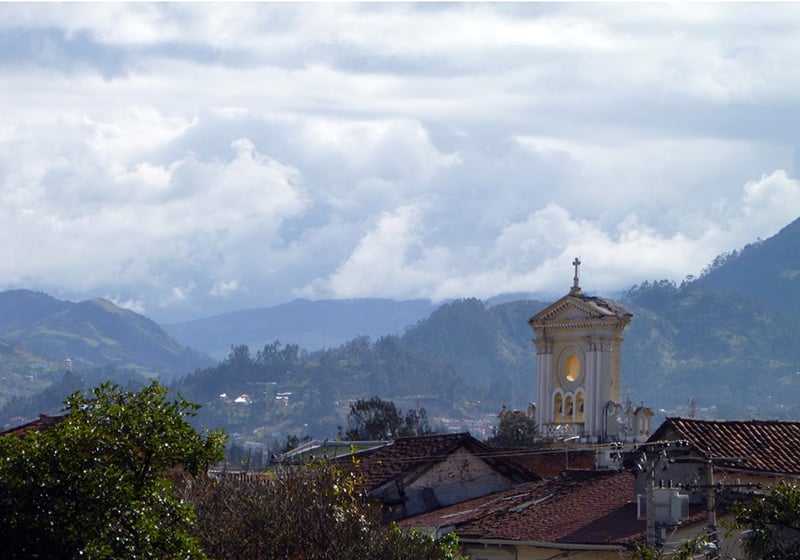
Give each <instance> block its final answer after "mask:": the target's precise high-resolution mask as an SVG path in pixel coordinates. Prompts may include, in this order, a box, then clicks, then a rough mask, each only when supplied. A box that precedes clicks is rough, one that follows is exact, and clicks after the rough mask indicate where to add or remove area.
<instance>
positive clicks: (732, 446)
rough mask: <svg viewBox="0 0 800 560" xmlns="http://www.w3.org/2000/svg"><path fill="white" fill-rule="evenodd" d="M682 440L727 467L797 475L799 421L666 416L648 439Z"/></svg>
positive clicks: (799, 438)
mask: <svg viewBox="0 0 800 560" xmlns="http://www.w3.org/2000/svg"><path fill="white" fill-rule="evenodd" d="M663 439H685V440H687V441H688V442H689V443H690V444H691V446H692V447H693V448H695V450H696V451H698V452H700V453H702V454H704V455H708V454H710V455H711V456H712V457H732V458H740V459H741V461H738V462H737V461H731V462H721V464H722V465H723V466H725V467H728V468H734V469H741V470H747V471H756V472H763V473H776V474H793V475H797V474H800V422H783V421H778V420H695V419H693V418H677V417H675V418H667V419H666V420H665V421H664V423H663V424H662V425H661V426H660V427H659V428H658V430H656V431H655V433H654V434H653V435H652V436H651V437H650V440H649V441H657V440H663Z"/></svg>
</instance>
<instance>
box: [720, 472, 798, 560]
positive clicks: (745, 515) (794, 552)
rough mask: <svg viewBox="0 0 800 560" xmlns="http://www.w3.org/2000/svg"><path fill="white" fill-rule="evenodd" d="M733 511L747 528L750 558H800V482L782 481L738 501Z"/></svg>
mask: <svg viewBox="0 0 800 560" xmlns="http://www.w3.org/2000/svg"><path fill="white" fill-rule="evenodd" d="M734 512H735V514H736V523H737V525H738V526H739V527H740V528H743V529H746V530H747V533H746V534H747V538H746V539H744V547H745V551H746V552H747V554H748V556H749V557H750V558H758V559H759V560H797V559H800V485H798V484H796V483H792V482H784V481H781V482H779V483H778V484H776V485H774V486H772V487H771V488H770V490H769V492H768V493H767V494H766V495H763V496H755V497H753V498H751V499H748V500H745V501H741V502H739V503H738V504H737V505H736V507H735V509H734Z"/></svg>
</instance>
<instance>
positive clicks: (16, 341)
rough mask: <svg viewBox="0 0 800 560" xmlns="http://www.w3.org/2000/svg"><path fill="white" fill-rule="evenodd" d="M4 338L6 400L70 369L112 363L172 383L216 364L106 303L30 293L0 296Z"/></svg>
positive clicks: (1, 375)
mask: <svg viewBox="0 0 800 560" xmlns="http://www.w3.org/2000/svg"><path fill="white" fill-rule="evenodd" d="M0 340H2V341H3V342H4V343H5V347H6V348H8V351H7V352H5V353H4V355H3V357H2V358H0V389H2V396H3V397H4V398H9V397H10V396H17V395H24V394H26V393H27V394H30V391H31V390H39V389H41V388H43V385H44V386H46V385H49V384H50V383H53V382H54V381H56V380H57V379H59V378H60V376H61V375H62V374H63V372H64V371H65V370H66V369H68V368H70V367H71V368H73V369H76V370H78V369H80V370H87V369H91V368H97V367H102V366H107V365H114V366H116V367H118V368H120V369H129V370H133V371H136V372H139V373H140V374H142V375H145V376H150V377H156V376H161V377H162V378H164V379H169V378H170V377H172V376H175V375H182V374H185V373H187V372H189V371H192V370H195V369H197V368H199V367H205V366H208V365H210V364H212V363H213V361H212V360H211V359H210V358H208V357H206V356H204V355H202V354H200V353H199V352H196V351H194V350H191V349H189V348H185V347H183V346H181V345H180V344H179V343H178V342H176V341H175V340H174V339H172V338H171V337H170V336H169V335H168V334H167V333H166V332H164V330H163V329H161V327H159V326H158V325H157V324H156V323H155V322H153V321H151V320H150V319H148V318H146V317H144V316H142V315H138V314H136V313H134V312H132V311H129V310H126V309H122V308H120V307H117V306H116V305H114V304H113V303H111V302H109V301H107V300H102V299H92V300H86V301H82V302H78V303H72V302H65V301H59V300H57V299H55V298H52V297H50V296H48V295H47V294H43V293H40V292H32V291H27V290H12V291H7V292H2V293H0ZM12 349H14V352H12V351H11V350H12ZM67 360H69V362H67ZM21 380H24V383H23V382H22V381H21ZM20 385H27V391H26V390H25V389H24V388H23V387H21V386H20Z"/></svg>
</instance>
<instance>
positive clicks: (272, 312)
mask: <svg viewBox="0 0 800 560" xmlns="http://www.w3.org/2000/svg"><path fill="white" fill-rule="evenodd" d="M435 309H436V306H435V305H434V304H432V303H431V302H430V301H428V300H406V301H394V300H389V299H378V298H364V299H351V300H319V301H311V300H307V299H296V300H294V301H291V302H289V303H285V304H282V305H276V306H274V307H263V308H257V309H244V310H239V311H233V312H230V313H224V314H221V315H214V316H212V317H206V318H203V319H197V320H194V321H189V322H184V323H171V324H165V325H163V327H164V330H165V331H167V332H168V333H169V334H170V335H172V336H173V337H174V338H175V339H176V340H178V341H180V342H181V343H182V344H185V345H186V346H190V347H192V348H200V349H202V350H203V351H204V352H206V353H208V354H209V355H210V356H213V357H215V358H217V359H220V360H221V359H223V358H224V357H225V356H227V355H228V352H229V351H230V349H231V346H236V345H239V344H247V345H248V346H249V347H251V348H261V347H262V346H264V345H265V344H268V343H271V342H273V341H275V340H281V341H282V342H286V343H292V344H298V345H299V346H300V347H301V348H305V349H307V350H319V349H322V348H336V347H337V346H339V345H341V344H344V343H346V342H347V341H349V340H352V339H354V338H357V337H359V336H369V337H371V338H378V337H380V336H384V335H389V334H401V333H402V332H403V329H404V328H406V327H407V326H408V325H412V324H414V323H416V322H417V321H418V320H420V319H422V318H424V317H427V316H428V315H429V314H430V313H431V312H433V311H434V310H435Z"/></svg>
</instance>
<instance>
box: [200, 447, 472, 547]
mask: <svg viewBox="0 0 800 560" xmlns="http://www.w3.org/2000/svg"><path fill="white" fill-rule="evenodd" d="M360 488H361V485H360V483H359V480H358V478H357V477H356V476H355V475H354V474H353V473H351V472H348V471H345V470H341V469H338V468H336V467H335V466H332V465H330V464H327V463H315V464H312V465H309V466H306V467H302V468H296V469H289V470H284V471H279V472H277V473H271V474H270V475H260V476H251V477H250V478H248V479H245V480H243V479H242V478H241V477H236V478H234V477H221V478H220V479H219V480H213V481H212V480H196V481H193V482H192V483H190V484H189V485H187V486H186V488H185V494H184V498H185V499H186V500H187V501H189V502H191V503H192V504H194V507H195V509H196V511H197V523H196V524H195V526H194V529H193V531H194V534H195V535H196V537H197V539H198V540H199V541H200V543H201V545H202V547H203V549H204V550H205V551H206V553H207V554H208V555H209V556H210V557H213V558H225V559H226V560H239V559H242V560H244V559H247V560H249V559H250V558H272V559H276V560H277V559H286V560H289V559H297V558H314V559H318V560H351V559H353V558H381V559H382V560H450V559H453V558H456V554H457V548H458V546H457V545H458V541H457V539H456V538H455V537H454V536H452V537H449V538H446V539H443V540H441V541H436V540H435V539H434V538H433V537H432V536H431V535H430V534H429V533H425V532H423V531H401V530H400V529H399V528H398V527H397V526H396V525H384V524H382V523H380V521H379V520H378V519H377V518H376V517H375V515H376V514H375V512H373V511H371V510H370V508H369V505H368V504H367V503H366V502H364V500H363V498H362V495H361V492H360Z"/></svg>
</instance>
